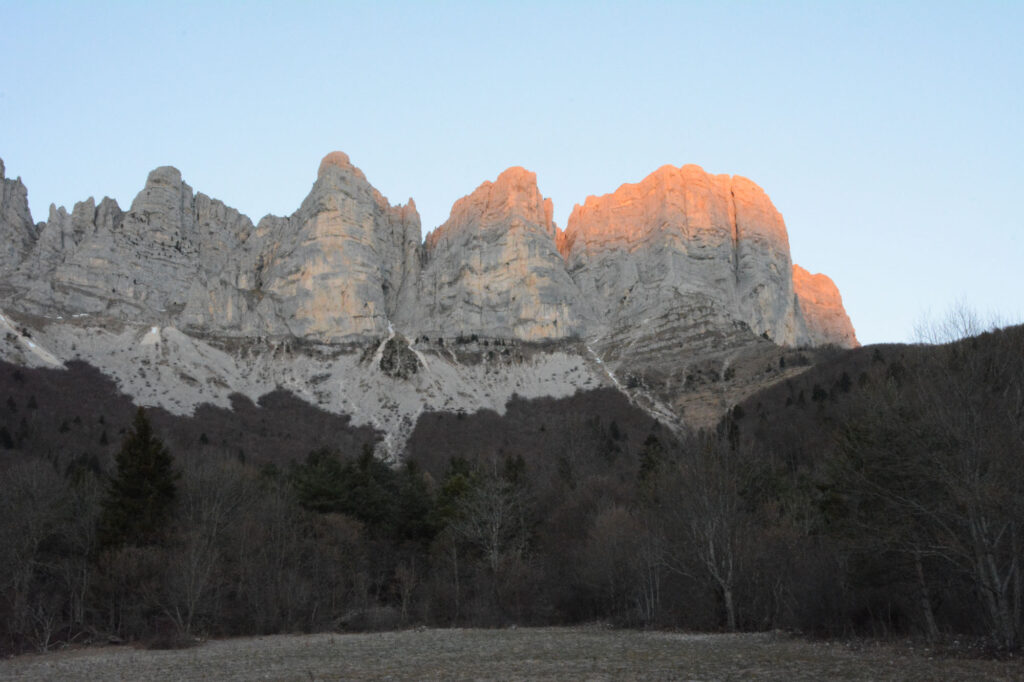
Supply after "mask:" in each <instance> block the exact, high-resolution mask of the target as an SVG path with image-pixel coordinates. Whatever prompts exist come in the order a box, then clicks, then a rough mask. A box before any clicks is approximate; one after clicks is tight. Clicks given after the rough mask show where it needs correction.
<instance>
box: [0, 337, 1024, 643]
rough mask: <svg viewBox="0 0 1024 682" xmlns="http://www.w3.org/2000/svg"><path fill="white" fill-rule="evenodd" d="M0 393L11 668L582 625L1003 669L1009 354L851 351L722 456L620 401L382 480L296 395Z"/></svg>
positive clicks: (20, 379) (51, 374) (1023, 542)
mask: <svg viewBox="0 0 1024 682" xmlns="http://www.w3.org/2000/svg"><path fill="white" fill-rule="evenodd" d="M0 376H2V377H3V382H4V383H3V387H4V389H5V390H6V392H7V398H6V401H5V402H6V406H2V405H0V411H2V413H3V418H2V419H0V439H2V442H0V507H2V508H0V623H2V624H3V633H2V637H3V639H2V640H0V646H2V647H3V650H4V651H8V652H10V651H16V650H23V649H29V648H47V647H49V646H52V645H53V644H54V643H56V642H59V641H64V640H74V641H96V640H102V641H105V640H106V639H108V638H110V637H112V636H114V637H119V638H125V639H143V640H147V641H150V642H154V643H158V644H159V643H174V642H178V641H185V640H187V639H188V638H190V637H193V636H196V635H234V634H245V633H271V632H292V631H317V630H328V629H344V628H349V629H368V628H385V627H386V628H391V627H401V626H405V625H410V624H418V623H424V624H432V625H470V624H473V625H501V624H511V623H519V624H559V623H572V622H582V621H591V620H595V619H602V620H608V621H611V622H614V623H616V624H620V625H629V626H643V627H650V626H653V627H682V628H691V629H702V630H730V629H742V630H762V629H772V628H784V629H792V630H797V631H801V632H805V633H814V634H822V635H845V634H854V633H857V634H869V635H902V634H914V635H923V636H928V637H931V638H936V639H938V638H943V637H947V636H951V635H954V634H956V635H967V636H971V637H977V638H979V639H981V640H984V641H986V642H987V643H988V644H989V645H990V646H991V647H993V648H994V649H1000V650H1010V649H1014V648H1018V647H1019V646H1020V636H1021V604H1022V597H1024V595H1022V584H1024V581H1022V576H1021V561H1022V559H1024V555H1022V552H1024V537H1022V532H1024V530H1022V528H1021V523H1020V519H1021V518H1024V468H1022V467H1021V458H1022V456H1024V328H1022V327H1016V328H1009V329H1005V330H1001V331H994V332H989V333H985V334H981V335H978V336H975V337H969V338H964V339H962V340H957V341H955V342H952V343H947V344H944V345H930V346H924V345H922V346H897V345H889V346H874V347H866V348H860V349H855V350H851V351H845V352H843V353H840V354H837V355H835V356H832V357H830V358H829V359H827V360H826V361H824V362H822V363H821V364H819V365H817V366H814V367H812V368H810V369H808V370H807V371H806V372H804V373H803V374H800V375H799V376H797V377H795V378H793V379H790V380H789V381H786V382H784V383H781V384H778V385H776V386H774V387H772V388H770V389H768V390H765V391H763V392H761V393H759V394H757V395H755V396H753V397H752V398H750V399H749V400H747V401H745V402H744V403H742V404H740V405H737V406H735V407H734V408H733V409H732V410H731V412H730V414H729V416H728V417H727V418H726V419H724V420H723V421H722V423H721V425H720V426H719V428H718V429H717V430H715V431H714V432H710V433H709V432H704V433H689V434H672V433H671V432H670V431H669V430H668V429H667V428H666V427H663V426H661V425H659V424H658V423H657V422H656V421H654V420H653V419H652V418H650V417H649V416H648V415H646V414H645V413H644V412H642V411H640V410H638V409H637V408H635V407H634V406H632V405H631V404H630V403H629V401H628V400H627V399H626V398H625V397H624V396H623V395H622V394H620V393H617V392H614V391H611V390H600V391H592V392H588V393H578V394H577V395H576V396H573V397H571V398H566V399H544V400H523V399H514V400H513V401H512V402H510V403H509V405H508V407H507V410H506V413H505V414H504V415H498V414H496V413H493V412H486V411H485V412H479V413H475V414H450V413H437V414H429V413H428V414H425V415H423V416H422V417H421V419H420V421H419V423H418V424H417V426H416V428H415V430H414V432H413V435H412V437H411V439H410V441H409V444H408V446H407V451H406V457H405V460H404V462H403V464H402V465H400V466H397V467H390V466H387V465H385V464H384V463H382V462H380V461H379V460H376V459H374V458H373V457H372V455H371V454H370V452H371V451H370V447H372V444H373V442H374V438H375V436H374V434H373V432H371V431H368V430H356V429H349V427H348V426H347V421H346V420H345V419H343V418H339V417H334V416H331V415H327V414H326V413H322V412H319V411H318V410H314V409H313V408H308V407H302V405H303V404H302V403H300V402H299V401H295V400H294V399H292V398H290V397H288V396H287V395H285V394H280V395H277V396H276V397H273V398H270V399H267V400H266V401H261V404H260V405H259V406H255V405H252V404H243V403H242V402H241V401H239V403H238V404H236V406H235V410H234V411H230V410H213V409H206V408H204V409H202V410H200V411H199V412H198V413H197V416H196V417H195V418H194V419H188V418H182V417H171V416H170V415H167V414H166V413H163V412H161V411H159V410H154V411H152V412H146V413H141V414H139V413H136V412H135V411H134V408H133V406H132V405H131V402H130V400H128V399H127V398H125V397H123V396H119V395H118V394H117V392H116V390H114V388H113V386H112V384H109V383H108V384H107V385H105V386H104V385H103V382H104V381H105V380H103V379H102V377H99V376H98V374H96V373H95V372H94V370H91V369H90V368H88V367H85V366H77V367H73V368H72V369H71V370H70V373H68V372H57V371H50V370H26V369H24V368H16V367H14V366H10V365H8V366H5V367H3V368H0ZM68 376H75V377H77V379H76V381H79V382H85V383H84V384H83V385H88V387H89V390H88V391H83V390H82V389H75V388H74V386H73V385H71V384H67V385H63V384H59V381H60V380H62V379H61V377H68ZM55 382H58V383H55ZM76 390H77V391H78V392H76ZM0 400H3V397H2V396H0ZM150 426H151V427H152V431H151V433H150V434H149V435H148V436H146V435H145V434H146V433H147V429H149V428H150ZM345 429H349V430H348V431H347V433H349V435H348V436H347V437H346V438H348V440H346V441H344V442H345V443H347V444H346V445H343V446H342V447H340V448H335V449H329V448H326V447H324V446H323V442H322V441H320V440H318V439H319V437H320V435H322V434H323V433H325V432H327V431H329V430H339V431H344V430H345ZM140 432H142V433H143V435H144V436H145V437H141V436H140ZM334 441H335V442H337V439H336V438H335V439H334ZM140 443H141V444H140ZM161 447H163V448H165V450H166V453H167V454H168V455H169V457H170V463H171V466H170V468H169V469H166V470H164V469H161V468H160V467H155V468H152V469H151V470H152V471H163V473H162V474H159V475H156V474H154V477H156V478H159V479H160V480H159V481H155V482H154V481H153V480H147V478H146V477H145V476H141V477H140V475H139V469H140V467H139V466H136V465H137V464H138V462H140V461H149V460H145V459H144V458H146V457H150V458H152V457H156V454H154V453H159V452H160V449H161ZM146 453H148V454H146ZM140 458H142V459H140ZM154 461H155V460H154ZM132 462H135V463H136V465H133V464H132ZM154 490H160V491H164V492H161V493H159V494H156V493H154V492H153V491H154ZM147 491H150V492H147ZM168 491H169V492H168ZM165 493H168V494H165ZM128 511H130V512H131V514H128V516H132V517H141V516H144V517H145V518H146V519H148V520H149V523H148V525H145V526H143V527H135V526H131V525H125V524H123V523H120V522H117V519H123V518H125V517H126V513H127V512H128Z"/></svg>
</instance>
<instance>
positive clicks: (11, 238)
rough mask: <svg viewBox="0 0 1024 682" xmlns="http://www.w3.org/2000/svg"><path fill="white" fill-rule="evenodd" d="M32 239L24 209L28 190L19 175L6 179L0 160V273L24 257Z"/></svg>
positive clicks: (30, 228)
mask: <svg viewBox="0 0 1024 682" xmlns="http://www.w3.org/2000/svg"><path fill="white" fill-rule="evenodd" d="M35 241H36V229H35V226H34V225H33V224H32V216H31V214H30V213H29V210H28V190H27V189H26V188H25V185H24V184H23V183H22V182H21V178H17V179H16V180H9V179H8V178H7V177H6V176H5V169H4V163H3V161H2V160H0V273H8V272H10V271H12V270H13V269H14V268H15V267H17V266H18V264H19V263H21V261H22V260H24V258H25V256H26V255H27V254H28V253H29V252H30V251H31V250H32V247H33V246H34V245H35Z"/></svg>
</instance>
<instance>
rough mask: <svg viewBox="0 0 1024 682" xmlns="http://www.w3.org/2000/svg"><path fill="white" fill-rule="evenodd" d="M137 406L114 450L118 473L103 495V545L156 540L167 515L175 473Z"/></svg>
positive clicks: (101, 527) (170, 505) (173, 488)
mask: <svg viewBox="0 0 1024 682" xmlns="http://www.w3.org/2000/svg"><path fill="white" fill-rule="evenodd" d="M172 464H173V460H172V458H171V453H170V452H168V451H167V448H166V447H164V444H163V442H162V441H161V440H160V439H159V438H157V437H156V436H155V435H154V434H153V429H152V427H151V426H150V424H149V419H147V418H146V413H145V411H144V410H143V409H142V408H141V407H140V408H139V410H138V412H136V413H135V423H134V424H133V426H132V430H131V431H130V432H129V433H128V435H127V436H125V439H124V441H123V442H122V443H121V450H120V451H119V452H118V453H117V474H116V475H115V476H114V478H113V480H111V482H110V486H109V488H108V489H107V493H106V496H105V497H104V499H103V512H102V515H101V517H100V527H99V532H100V541H101V542H102V543H103V544H104V545H105V546H119V545H135V546H141V545H148V544H156V543H158V542H159V540H160V536H161V533H162V531H163V529H164V527H165V526H166V524H167V521H168V520H169V518H170V515H171V508H172V506H173V504H174V496H175V493H176V491H177V486H176V483H175V481H176V480H177V479H178V476H179V474H178V472H176V471H174V469H173V468H172Z"/></svg>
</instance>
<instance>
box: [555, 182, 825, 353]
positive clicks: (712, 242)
mask: <svg viewBox="0 0 1024 682" xmlns="http://www.w3.org/2000/svg"><path fill="white" fill-rule="evenodd" d="M563 253H564V254H565V255H566V258H567V262H568V264H569V268H570V271H571V272H572V273H573V278H574V279H575V280H576V282H577V283H578V284H579V286H580V289H581V290H582V291H583V292H584V294H585V295H586V296H588V297H589V298H591V299H592V301H593V305H594V307H595V309H596V310H598V312H599V313H600V314H601V315H602V316H603V317H604V318H605V320H606V322H607V324H608V327H609V331H610V335H606V338H607V339H609V341H610V342H614V341H613V340H614V339H616V338H617V336H618V334H619V333H620V332H621V333H623V334H625V335H627V336H632V335H633V334H635V333H639V332H637V331H635V330H633V329H632V327H633V326H634V325H635V320H637V319H661V318H665V316H666V315H668V316H671V315H673V314H675V313H674V312H673V311H679V310H685V309H687V308H694V307H695V306H696V307H701V306H706V305H709V306H713V307H714V308H716V309H717V310H719V311H720V312H722V313H725V314H726V315H727V316H729V317H731V318H733V319H735V320H737V321H739V322H743V323H745V324H746V325H747V326H748V327H749V328H750V329H751V330H752V331H753V332H754V333H755V334H757V335H761V334H766V335H768V337H769V338H771V339H772V340H774V341H776V342H777V343H780V344H788V345H792V344H795V343H799V342H802V341H803V340H804V337H805V332H804V330H803V328H802V326H801V322H800V320H799V317H798V313H797V312H796V310H795V307H794V305H793V295H792V281H791V279H790V276H789V272H790V267H791V265H790V260H789V243H788V240H787V238H786V231H785V225H784V224H783V222H782V217H781V216H780V215H779V214H778V212H777V211H776V210H775V209H774V207H773V206H772V205H771V202H770V201H769V200H768V198H767V196H766V195H765V194H764V192H763V191H762V190H761V189H760V188H759V187H758V186H757V185H755V184H754V183H752V182H750V181H749V180H746V179H745V178H741V177H738V176H737V177H730V176H728V175H711V174H709V173H706V172H704V170H703V169H702V168H701V167H700V166H695V165H685V166H682V167H680V168H675V167H673V166H662V167H661V168H659V169H658V170H656V171H655V172H653V173H651V174H650V175H648V176H647V177H646V178H644V180H642V181H641V182H639V183H635V184H625V185H622V186H621V187H619V189H617V190H616V191H615V192H613V193H611V194H606V195H604V196H601V197H593V196H592V197H588V198H587V200H586V202H584V204H583V205H582V206H579V205H577V206H576V207H575V208H574V209H573V212H572V214H571V215H570V217H569V224H568V226H567V228H566V234H565V237H564V240H563ZM670 326H671V325H670ZM616 330H618V331H616ZM665 333H666V334H668V333H670V330H669V328H666V329H665ZM620 340H621V339H620Z"/></svg>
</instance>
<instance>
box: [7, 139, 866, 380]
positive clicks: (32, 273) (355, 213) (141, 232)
mask: <svg viewBox="0 0 1024 682" xmlns="http://www.w3.org/2000/svg"><path fill="white" fill-rule="evenodd" d="M0 180H2V194H0V201H2V203H0V235H2V236H3V237H4V239H5V241H4V247H3V249H0V279H2V282H3V284H4V290H5V291H7V292H8V294H6V296H7V298H8V299H9V301H11V302H12V303H13V304H14V305H15V306H16V307H17V308H19V309H21V310H23V311H25V312H32V313H39V314H44V315H50V316H82V315H90V316H97V317H98V318H102V319H115V320H120V321H123V322H128V323H138V324H143V325H148V324H159V325H173V326H175V327H177V328H180V329H183V330H185V331H188V332H189V333H192V334H196V335H210V336H215V337H272V338H276V339H278V340H285V339H292V338H297V339H302V340H307V341H313V342H322V343H338V342H349V341H366V340H370V339H378V340H379V339H381V338H383V337H387V336H389V335H390V334H391V332H392V330H393V329H394V328H396V327H397V328H398V329H399V330H400V331H402V332H404V333H405V334H406V335H407V336H408V337H409V338H414V337H416V338H419V337H420V336H421V335H426V336H428V337H431V338H434V337H443V338H454V337H460V336H461V337H470V336H473V335H477V336H479V337H484V338H487V337H492V338H505V339H519V340H526V341H548V340H565V339H573V338H582V339H586V340H588V341H589V342H590V343H591V344H592V346H594V347H596V348H597V349H598V350H599V351H600V352H601V353H602V354H603V355H605V356H606V357H609V358H612V357H618V356H622V357H623V358H626V357H630V358H633V359H634V361H635V362H641V363H642V362H647V361H651V362H655V361H657V362H660V360H658V358H662V357H663V356H664V354H665V353H678V352H679V351H680V350H684V349H685V351H686V352H702V351H701V349H705V348H712V347H718V348H722V347H727V346H729V345H733V344H742V343H744V342H745V341H744V339H750V338H753V337H757V336H761V335H764V336H765V337H766V338H769V339H771V340H773V341H774V342H776V343H778V344H782V345H797V344H802V343H807V342H814V343H821V342H836V343H840V344H842V345H848V344H852V343H856V339H855V337H854V336H853V332H852V327H850V328H849V333H847V332H846V331H843V330H840V329H839V327H838V326H836V324H834V319H833V318H835V319H838V318H837V317H836V315H838V313H836V314H833V313H832V312H828V311H826V312H828V314H824V313H822V312H821V311H820V310H818V308H815V307H814V306H815V305H817V304H815V303H813V301H811V297H812V296H816V295H817V294H816V293H813V291H817V290H813V291H812V288H805V292H804V293H801V292H799V291H795V290H794V284H793V281H794V280H793V277H794V275H793V274H792V273H793V269H792V264H791V262H790V256H789V244H788V238H787V236H786V229H785V225H784V223H783V221H782V217H781V216H780V215H779V213H778V212H777V211H776V210H775V208H774V206H772V204H771V202H770V200H769V199H768V197H767V196H766V195H765V193H764V192H763V191H762V190H761V189H760V188H759V187H757V185H755V184H754V183H752V182H750V181H749V180H746V179H744V178H740V177H730V176H726V175H719V176H713V175H709V174H707V173H705V172H704V171H703V170H701V169H700V168H699V167H697V166H683V167H682V168H674V167H672V166H665V167H663V168H661V169H659V170H658V171H656V172H655V173H652V174H651V175H650V176H648V177H647V178H646V179H644V180H643V181H642V182H640V183H637V184H632V185H623V186H622V187H620V188H619V189H618V190H617V191H616V192H614V193H612V194H609V195H605V196H603V197H590V198H588V199H587V201H586V203H585V204H584V205H583V206H577V207H576V209H575V210H574V211H573V213H572V216H571V217H570V220H569V225H568V228H567V230H566V231H565V232H564V233H563V232H561V231H559V230H558V229H557V227H556V226H555V225H554V223H553V222H552V219H551V217H552V207H551V202H550V200H547V199H545V198H544V197H543V196H542V195H541V194H540V192H539V190H538V189H537V185H536V176H535V175H534V174H533V173H530V172H529V171H526V170H524V169H522V168H511V169H509V170H507V171H505V172H504V173H502V174H501V175H500V176H499V177H498V178H497V179H496V180H495V181H494V182H485V183H484V184H482V185H481V186H480V187H479V188H477V189H476V191H474V192H473V193H472V194H470V195H469V196H467V197H465V198H463V199H461V200H459V201H458V202H456V204H455V206H454V207H453V208H452V213H451V216H450V218H449V219H448V221H447V222H446V223H445V224H444V225H442V226H440V227H439V228H437V229H436V230H434V231H433V232H432V233H431V234H430V235H429V236H428V237H427V240H426V243H425V244H423V245H421V244H420V222H419V215H418V214H417V212H416V208H415V205H414V204H413V202H412V201H411V200H410V201H409V203H408V204H406V205H404V206H402V205H399V206H392V205H390V204H389V203H388V201H387V199H385V198H384V197H383V196H381V194H380V193H379V192H378V191H377V190H376V189H374V188H373V187H372V186H371V185H370V183H369V182H368V181H367V180H366V178H365V176H364V175H363V173H362V172H361V171H360V170H359V169H358V168H356V167H355V166H353V165H352V164H351V163H350V161H349V159H348V157H347V156H346V155H345V154H343V153H341V152H335V153H332V154H329V155H327V156H326V157H325V158H324V160H323V162H322V163H321V165H320V170H319V173H318V176H317V180H316V182H315V183H314V185H313V187H312V190H311V191H310V194H309V195H308V196H307V197H306V199H305V201H303V203H302V206H301V207H300V208H299V209H298V210H297V211H296V212H295V213H294V214H292V215H291V216H289V217H286V218H285V217H277V216H267V217H265V218H263V219H262V220H260V221H259V223H258V224H257V225H255V226H254V225H253V224H252V221H250V220H249V218H247V217H246V216H244V215H242V214H240V213H239V212H238V211H236V210H234V209H232V208H230V207H228V206H225V205H224V204H223V203H221V202H219V201H217V200H215V199H211V198H210V197H207V196H206V195H204V194H201V193H200V194H195V193H193V191H192V188H191V187H189V186H188V185H187V184H185V183H184V182H183V180H182V177H181V174H180V173H179V172H178V171H177V170H176V169H174V168H170V167H163V168H158V169H156V170H154V171H153V172H152V173H150V175H149V178H148V179H147V181H146V185H145V187H144V188H143V190H142V191H141V192H140V193H139V195H138V196H137V197H136V198H135V200H134V201H133V202H132V205H131V207H130V208H129V210H128V211H127V212H122V211H121V209H120V208H119V207H118V205H117V203H116V202H114V201H113V200H111V199H104V200H103V201H101V202H100V203H99V204H98V205H97V204H96V203H95V202H94V201H93V200H92V199H88V200H86V201H83V202H79V203H78V204H76V205H75V206H74V209H73V210H72V211H71V212H70V213H68V212H67V211H66V210H65V209H64V208H56V207H51V209H50V215H49V218H48V220H47V221H46V223H43V224H41V227H40V228H36V227H35V226H33V225H32V221H31V216H30V215H29V213H28V204H27V193H26V191H25V187H24V185H22V184H21V182H20V180H8V179H6V178H5V177H4V176H3V167H2V165H0ZM818 293H820V292H818ZM829 295H830V296H831V294H829ZM837 297H838V292H836V294H835V296H834V297H833V298H837ZM797 298H800V299H801V300H803V299H807V300H806V301H804V302H803V303H798V302H797ZM830 301H831V302H829V303H828V304H827V306H826V307H827V308H829V310H833V309H835V308H836V303H835V301H833V300H831V299H830ZM819 307H820V306H819ZM841 307H842V306H841V302H840V303H838V309H839V311H840V312H842V311H841ZM833 312H834V311H833ZM842 314H843V315H845V313H842ZM808 325H810V326H811V328H809V327H808ZM840 326H841V325H840ZM823 330H824V331H823Z"/></svg>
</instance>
